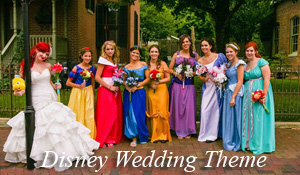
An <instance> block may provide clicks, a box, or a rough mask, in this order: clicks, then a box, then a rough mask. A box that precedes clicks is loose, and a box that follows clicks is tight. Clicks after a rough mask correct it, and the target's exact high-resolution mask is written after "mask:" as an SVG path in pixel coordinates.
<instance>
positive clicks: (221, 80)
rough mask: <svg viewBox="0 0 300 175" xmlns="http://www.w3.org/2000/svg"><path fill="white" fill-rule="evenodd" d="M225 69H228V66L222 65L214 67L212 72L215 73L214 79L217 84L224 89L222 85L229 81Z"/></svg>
mask: <svg viewBox="0 0 300 175" xmlns="http://www.w3.org/2000/svg"><path fill="white" fill-rule="evenodd" d="M225 71H226V66H225V65H221V66H220V67H217V66H215V67H213V70H212V72H211V74H212V75H213V77H214V78H213V80H214V81H215V83H216V86H217V87H218V88H219V89H220V90H222V87H223V86H225V85H226V83H227V77H226V75H225Z"/></svg>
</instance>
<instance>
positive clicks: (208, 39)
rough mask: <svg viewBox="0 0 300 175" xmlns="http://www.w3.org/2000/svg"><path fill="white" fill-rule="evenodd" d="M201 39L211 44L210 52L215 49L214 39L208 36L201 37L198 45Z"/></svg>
mask: <svg viewBox="0 0 300 175" xmlns="http://www.w3.org/2000/svg"><path fill="white" fill-rule="evenodd" d="M203 41H206V42H208V44H209V45H211V49H210V51H211V52H213V51H214V50H215V41H214V40H213V39H212V38H210V37H206V38H203V39H202V40H201V41H200V46H201V44H202V42H203Z"/></svg>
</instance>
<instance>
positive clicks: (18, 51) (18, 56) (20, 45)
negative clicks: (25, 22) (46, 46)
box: [13, 30, 24, 63]
mask: <svg viewBox="0 0 300 175" xmlns="http://www.w3.org/2000/svg"><path fill="white" fill-rule="evenodd" d="M23 58H24V32H23V30H21V32H20V33H19V35H18V36H17V46H16V47H15V48H14V55H13V61H14V62H17V63H19V62H21V60H22V59H23Z"/></svg>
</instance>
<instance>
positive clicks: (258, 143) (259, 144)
mask: <svg viewBox="0 0 300 175" xmlns="http://www.w3.org/2000/svg"><path fill="white" fill-rule="evenodd" d="M266 64H269V63H268V62H267V61H266V60H265V59H263V58H260V59H259V60H258V62H257V66H256V67H254V68H253V69H252V70H250V71H249V72H246V71H245V74H244V78H245V80H246V83H245V90H244V98H243V109H242V111H243V115H242V150H243V151H245V147H249V149H250V151H252V152H253V154H255V155H259V154H262V153H271V152H273V151H275V113H274V99H273V91H272V86H271V83H270V84H269V90H268V94H267V97H266V103H265V105H266V107H267V108H268V109H269V111H270V113H267V112H266V110H265V109H264V108H263V105H262V104H260V103H259V102H255V103H253V102H252V100H251V97H252V92H254V91H256V90H263V88H264V79H263V76H262V72H261V67H262V66H264V65H266ZM248 141H249V142H248Z"/></svg>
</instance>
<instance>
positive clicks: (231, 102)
mask: <svg viewBox="0 0 300 175" xmlns="http://www.w3.org/2000/svg"><path fill="white" fill-rule="evenodd" d="M230 106H231V107H233V106H235V98H233V97H231V100H230Z"/></svg>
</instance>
